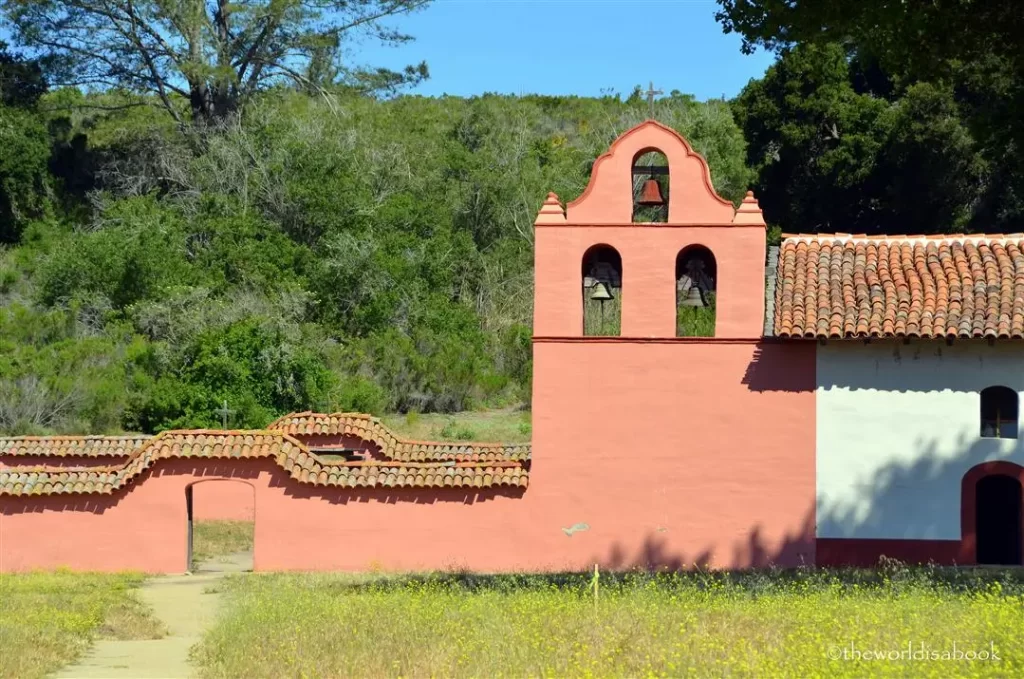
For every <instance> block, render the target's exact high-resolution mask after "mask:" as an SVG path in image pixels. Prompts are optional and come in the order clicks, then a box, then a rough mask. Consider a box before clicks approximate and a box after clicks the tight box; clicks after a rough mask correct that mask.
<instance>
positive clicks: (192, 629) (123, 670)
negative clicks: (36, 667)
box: [55, 555, 251, 679]
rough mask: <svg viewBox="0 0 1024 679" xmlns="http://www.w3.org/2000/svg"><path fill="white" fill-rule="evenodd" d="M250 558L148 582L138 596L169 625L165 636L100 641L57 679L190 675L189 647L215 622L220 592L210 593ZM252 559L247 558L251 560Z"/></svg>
mask: <svg viewBox="0 0 1024 679" xmlns="http://www.w3.org/2000/svg"><path fill="white" fill-rule="evenodd" d="M249 559H251V557H248V556H247V555H239V556H238V558H225V559H219V560H218V561H217V563H216V564H209V565H204V566H203V567H201V568H200V570H199V572H198V573H196V574H195V575H167V576H161V577H157V578H153V579H151V580H148V581H147V582H146V583H145V584H144V585H143V586H142V587H141V589H140V590H139V597H140V598H141V599H142V601H143V602H145V603H146V604H147V605H148V606H150V607H151V608H152V609H153V614H154V615H155V616H156V617H157V618H159V619H160V620H161V621H162V622H163V623H164V625H165V626H166V627H167V632H168V633H167V636H165V637H163V638H161V639H145V640H140V641H114V640H108V639H101V640H99V641H97V642H96V643H95V644H94V645H93V647H92V648H91V649H90V650H89V652H88V653H87V654H86V655H85V656H84V657H83V658H82V659H81V660H80V661H79V662H78V663H77V664H75V665H71V666H69V667H66V668H64V669H63V670H61V671H60V672H58V673H57V674H56V675H55V677H56V679H101V678H102V679H186V678H187V677H191V676H192V675H193V674H194V669H193V667H192V665H190V664H189V662H188V652H189V649H190V648H191V647H192V646H193V645H194V644H195V643H196V642H198V641H199V639H200V637H201V636H202V634H203V632H204V631H205V630H206V629H207V628H209V627H210V625H212V624H213V622H214V620H215V619H216V617H217V612H218V608H219V605H220V594H217V593H213V592H208V591H207V590H209V589H210V588H211V586H212V585H214V584H216V582H217V581H218V580H220V579H221V578H223V577H224V575H225V574H227V573H231V572H241V571H243V570H244V567H243V566H242V564H244V563H245V561H247V560H249ZM250 563H251V561H250Z"/></svg>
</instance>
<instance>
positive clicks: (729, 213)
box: [534, 120, 766, 341]
mask: <svg viewBox="0 0 1024 679" xmlns="http://www.w3.org/2000/svg"><path fill="white" fill-rule="evenodd" d="M651 157H656V158H660V159H663V160H662V161H661V164H657V163H658V161H657V160H654V161H650V162H647V163H644V162H643V161H644V160H645V159H648V158H651ZM666 193H667V196H666V195H665V194H666ZM644 208H647V209H648V212H644V211H643V209H644ZM650 210H654V211H655V213H656V212H657V211H658V210H663V212H664V215H663V218H662V219H653V218H652V219H650V220H646V219H645V218H644V217H643V216H642V215H644V214H649V213H650ZM535 227H536V228H535V241H534V243H535V274H534V275H535V284H536V285H535V299H534V335H535V337H538V338H552V339H553V338H578V337H582V336H592V335H594V334H595V333H593V332H588V331H587V329H588V328H592V327H595V324H594V323H591V322H590V319H589V312H590V308H591V306H593V305H592V303H591V301H592V300H593V301H594V302H596V303H598V304H599V308H600V309H601V312H602V313H603V314H604V316H605V318H606V321H605V322H604V323H601V324H598V325H600V326H601V327H604V328H605V329H606V331H605V332H602V333H598V334H600V335H602V336H612V335H614V336H617V337H619V338H620V339H621V340H622V341H626V340H628V339H641V338H642V339H653V338H657V339H667V338H675V337H678V336H679V332H678V327H677V320H678V318H679V316H680V314H679V313H677V312H678V309H679V307H680V306H687V305H690V306H694V305H699V306H704V307H707V306H710V305H712V304H713V306H714V319H713V326H714V327H713V331H711V332H708V329H709V328H710V322H709V323H708V324H706V326H705V328H704V330H703V331H702V332H700V333H698V334H696V335H691V336H703V337H708V338H716V339H717V338H723V339H732V340H736V339H746V340H752V339H757V338H760V337H761V333H762V331H763V328H764V261H765V229H766V226H765V222H764V218H763V217H762V214H761V209H760V208H759V207H758V205H757V201H756V200H755V199H754V197H753V194H752V193H750V192H748V193H747V197H746V198H745V199H744V200H743V203H742V204H741V205H740V207H739V209H738V210H737V209H736V208H734V207H733V205H732V203H730V202H729V201H727V200H725V199H724V198H722V197H721V196H719V195H718V194H717V193H716V192H715V189H714V187H713V186H712V184H711V173H710V170H709V169H708V164H707V161H705V160H704V158H703V157H701V156H700V154H698V153H696V152H694V151H693V149H692V148H691V147H690V145H689V143H688V142H687V141H686V140H685V139H683V137H681V136H680V135H679V134H678V133H677V132H675V131H674V130H672V129H670V128H668V127H666V126H664V125H662V124H661V123H658V122H656V121H654V120H648V121H646V122H644V123H641V124H640V125H637V126H636V127H634V128H632V129H631V130H629V131H627V132H625V133H624V134H623V135H622V136H620V137H619V138H618V139H616V140H615V142H614V143H612V145H611V148H609V149H608V152H607V153H605V154H604V155H602V156H601V157H600V158H598V159H597V161H596V162H595V163H594V169H593V172H592V174H591V177H590V183H589V184H588V185H587V188H586V190H585V191H584V192H583V194H582V195H581V196H579V197H578V198H577V199H576V200H573V201H570V202H569V203H568V204H567V205H566V206H565V208H564V209H563V208H562V205H561V203H560V201H559V199H558V197H557V196H555V195H554V194H548V197H547V200H546V201H544V205H543V206H542V207H541V210H540V213H539V214H538V215H537V220H536V222H535ZM581 290H582V293H581ZM680 294H683V295H685V296H686V300H685V302H686V303H685V304H684V303H682V301H680V300H679V299H677V298H678V297H679V295H680ZM609 295H610V297H609ZM712 298H713V301H712ZM595 308H597V307H595ZM609 313H612V314H616V313H617V314H619V321H618V322H617V323H610V322H608V321H607V318H608V314H609ZM585 316H587V317H586V318H585ZM613 331H614V332H613Z"/></svg>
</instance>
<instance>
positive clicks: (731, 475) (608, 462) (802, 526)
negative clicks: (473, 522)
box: [530, 340, 815, 567]
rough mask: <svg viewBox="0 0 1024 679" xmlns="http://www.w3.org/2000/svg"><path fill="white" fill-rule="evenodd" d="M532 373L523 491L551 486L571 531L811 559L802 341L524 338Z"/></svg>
mask: <svg viewBox="0 0 1024 679" xmlns="http://www.w3.org/2000/svg"><path fill="white" fill-rule="evenodd" d="M534 371H535V373H534V375H535V376H534V401H533V408H534V422H533V437H534V438H533V441H534V444H533V453H534V458H535V460H536V464H535V468H536V471H535V472H534V476H533V478H531V488H530V492H533V491H534V490H537V492H538V494H541V493H543V492H544V491H543V489H544V488H546V487H548V486H549V485H550V486H551V487H558V488H559V491H560V493H561V494H562V496H563V497H562V500H561V502H560V504H559V506H557V507H555V506H552V507H551V509H550V510H549V511H553V512H556V516H558V517H559V519H560V520H561V521H562V522H563V523H565V525H572V524H573V523H575V522H585V523H587V524H589V525H590V526H591V529H590V530H589V531H588V532H587V533H584V534H582V536H581V538H582V539H581V540H580V542H585V541H586V542H592V543H596V544H598V545H600V549H599V550H598V551H600V550H601V549H603V550H610V551H606V553H607V554H608V555H609V556H612V555H614V554H623V555H625V556H627V557H635V556H637V555H639V554H642V553H644V552H645V551H646V550H647V546H648V545H654V546H656V548H657V549H656V551H657V553H658V554H660V555H661V556H662V557H663V559H664V558H667V560H668V561H669V562H670V563H676V562H679V563H682V564H684V565H685V564H692V563H694V562H698V563H707V564H709V565H712V566H717V567H746V566H752V565H765V564H767V563H777V564H784V565H798V564H801V563H804V564H813V563H814V485H815V484H814V461H813V457H814V389H813V383H814V346H813V345H810V344H796V345H780V344H759V343H754V342H750V343H723V342H714V341H708V342H706V343H627V342H620V341H614V340H612V341H606V342H601V341H593V340H586V341H581V342H578V343H568V342H565V343H558V342H551V343H538V344H536V345H535V351H534ZM570 479H571V480H570ZM573 539H575V536H574V538H573Z"/></svg>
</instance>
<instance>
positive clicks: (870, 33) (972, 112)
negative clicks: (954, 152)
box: [716, 0, 1024, 231]
mask: <svg viewBox="0 0 1024 679" xmlns="http://www.w3.org/2000/svg"><path fill="white" fill-rule="evenodd" d="M718 4H719V5H720V7H721V9H720V11H719V12H718V13H717V14H716V18H717V19H718V20H719V21H720V22H721V23H722V26H723V28H724V30H725V32H727V33H732V32H735V33H738V34H739V35H740V36H742V38H743V50H744V51H745V52H747V53H749V52H751V51H753V50H754V49H756V48H757V47H764V48H767V49H770V50H785V49H786V48H789V47H792V46H795V45H807V44H811V43H814V44H818V45H822V44H826V43H837V44H841V45H842V46H843V47H844V48H845V50H846V51H847V53H848V54H850V55H854V56H856V57H857V58H860V59H864V60H867V61H872V62H876V63H877V64H878V65H879V66H880V68H881V69H882V70H883V71H885V72H887V73H888V74H890V75H891V76H892V77H893V79H894V81H895V85H896V92H895V94H896V95H897V96H902V94H903V92H905V91H907V88H909V87H911V86H912V85H913V84H914V83H917V82H927V83H930V84H931V85H933V86H934V87H935V91H948V89H949V87H950V86H952V87H953V90H952V94H953V97H954V99H955V102H956V108H957V109H958V111H959V115H960V116H961V117H962V120H963V121H964V122H965V123H966V125H967V127H968V128H969V130H970V134H971V136H972V137H973V138H974V139H975V141H976V142H977V145H978V147H979V149H980V152H981V154H982V156H983V157H984V159H985V162H986V163H987V165H988V168H987V171H986V174H987V181H986V184H985V186H984V191H983V195H982V196H981V197H980V198H979V203H978V205H977V206H975V207H974V215H975V220H976V221H978V222H979V226H980V227H982V228H985V229H994V230H999V231H1005V230H1013V231H1015V230H1020V229H1021V228H1022V227H1024V153H1021V150H1022V149H1024V116H1021V115H1020V111H1021V109H1024V11H1021V7H1020V2H1019V1H1018V0H934V1H933V2H927V3H922V2H892V1H891V0H858V1H857V2H792V0H718ZM932 101H933V103H934V98H933V99H932ZM947 108H948V107H947Z"/></svg>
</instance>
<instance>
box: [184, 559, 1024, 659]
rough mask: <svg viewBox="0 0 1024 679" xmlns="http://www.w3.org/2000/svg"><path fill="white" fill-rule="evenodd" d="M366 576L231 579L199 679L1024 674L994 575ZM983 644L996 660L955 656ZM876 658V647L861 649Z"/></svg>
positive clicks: (1022, 610) (200, 650)
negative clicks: (593, 579) (592, 579)
mask: <svg viewBox="0 0 1024 679" xmlns="http://www.w3.org/2000/svg"><path fill="white" fill-rule="evenodd" d="M1011 577H1013V576H1011ZM368 578H369V576H363V577H362V578H357V577H353V576H341V575H310V574H304V575H286V574H275V575H266V576H249V577H246V578H235V579H232V580H229V581H228V582H227V585H226V587H227V592H226V597H227V598H226V602H227V606H226V610H225V612H224V614H223V615H222V617H221V619H220V622H219V623H218V624H217V625H216V626H215V627H214V628H213V629H212V630H211V631H210V632H209V633H208V634H207V635H206V637H205V638H204V640H203V641H202V642H201V644H200V645H199V646H198V647H196V648H195V649H194V651H193V657H194V660H195V661H196V662H197V663H198V664H199V666H200V667H201V672H202V676H205V677H241V676H311V677H312V676H315V677H432V676H445V677H484V676H486V677H498V676H506V677H525V676H558V677H561V676H594V677H597V676H600V677H605V676H609V677H626V676H628V677H644V676H699V677H703V676H742V677H786V676H798V677H869V676H914V677H955V676H979V677H984V676H987V677H1007V676H1015V675H1016V676H1019V675H1020V674H1021V673H1022V672H1024V642H1022V640H1021V635H1020V630H1021V629H1022V628H1024V598H1022V596H1021V593H1022V592H1024V586H1022V585H1021V583H1020V582H1014V583H1009V584H1007V582H1006V581H1005V580H1004V581H1002V582H1001V581H999V580H998V579H994V578H993V577H992V576H991V574H982V575H973V576H969V575H960V574H956V573H954V575H953V576H952V578H950V577H947V576H942V577H939V575H937V572H927V573H924V574H922V572H921V571H915V570H909V569H904V570H903V571H899V572H896V573H895V574H886V573H881V574H877V573H871V572H859V574H858V572H854V573H852V574H851V573H847V574H844V575H842V576H841V577H837V576H835V575H834V574H829V573H824V572H814V571H805V572H801V573H795V574H789V575H788V576H784V577H783V576H780V575H778V574H774V575H773V574H767V575H766V574H751V575H745V576H728V575H715V576H712V575H707V574H704V575H701V574H697V575H693V574H690V575H673V576H656V577H655V576H642V575H635V576H627V577H622V578H615V579H613V580H609V578H608V577H605V578H603V581H604V584H602V585H601V586H600V588H599V596H598V598H597V600H596V601H595V598H594V596H593V593H592V591H591V590H589V589H588V588H587V587H588V576H586V575H577V576H565V577H561V578H558V577H538V576H529V577H523V578H518V579H517V578H515V577H513V576H496V577H492V578H485V577H470V576H462V577H459V576H437V577H434V578H425V579H409V578H388V577H380V578H377V579H372V578H370V579H368ZM971 578H973V579H971ZM908 644H909V645H910V646H909V647H908ZM954 644H956V650H954ZM993 651H994V652H995V654H996V655H997V656H998V657H999V658H1000V659H999V660H978V659H976V660H973V661H971V660H967V659H953V658H952V656H953V654H954V653H955V652H959V653H961V654H966V653H967V652H971V653H978V652H987V653H992V652H993ZM875 652H880V653H882V655H883V659H880V660H874V659H871V658H870V657H869V659H867V660H865V659H864V657H865V653H866V654H868V655H869V656H870V654H873V653H875ZM891 652H895V653H897V654H899V653H901V652H902V653H906V656H907V657H906V658H899V657H897V658H896V659H894V660H889V659H887V654H889V653H891ZM912 653H919V654H920V655H921V656H923V657H918V658H917V659H915V658H914V657H913V656H912ZM944 653H948V654H949V655H950V656H951V658H950V659H942V658H943V654H944ZM844 654H845V656H846V657H845V658H844ZM858 654H860V655H858ZM932 654H934V655H932Z"/></svg>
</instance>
